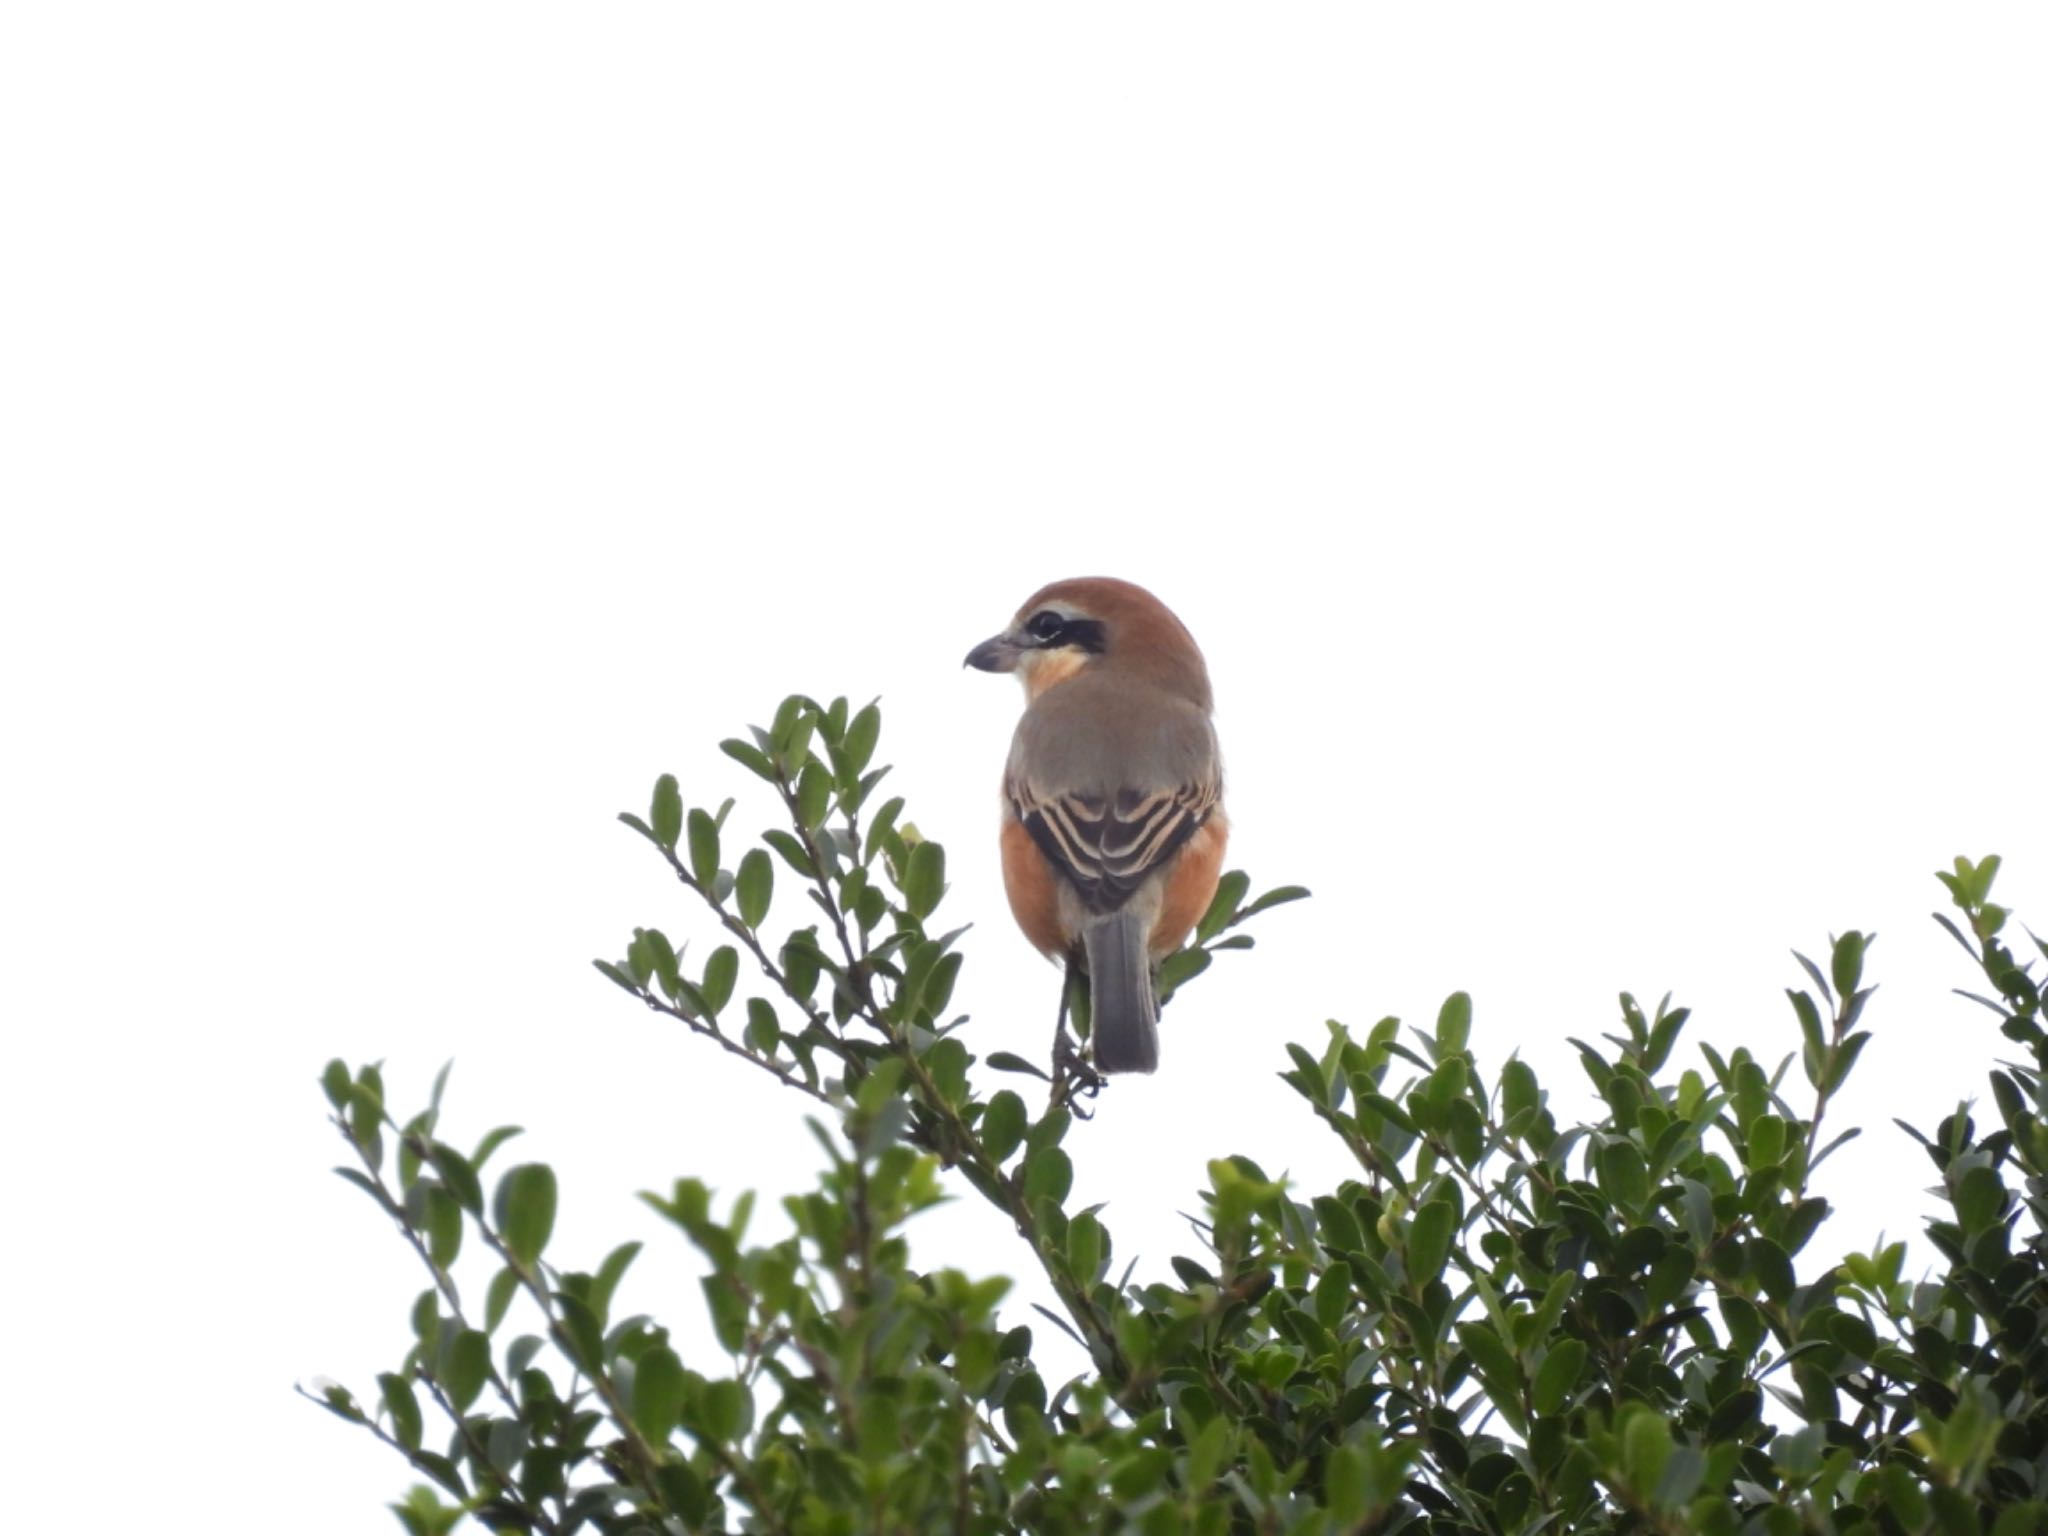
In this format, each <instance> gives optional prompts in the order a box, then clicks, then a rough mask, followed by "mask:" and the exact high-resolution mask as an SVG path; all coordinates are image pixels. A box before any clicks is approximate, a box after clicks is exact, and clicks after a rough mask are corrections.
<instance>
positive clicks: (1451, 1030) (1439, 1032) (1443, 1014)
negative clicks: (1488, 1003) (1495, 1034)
mask: <svg viewBox="0 0 2048 1536" xmlns="http://www.w3.org/2000/svg"><path fill="white" fill-rule="evenodd" d="M1471 1037H1472V998H1471V996H1470V994H1468V993H1464V992H1453V993H1452V994H1451V995H1450V996H1449V997H1447V998H1445V999H1444V1005H1443V1007H1441V1008H1439V1009H1438V1010H1437V1015H1436V1054H1437V1059H1438V1060H1439V1061H1441V1060H1442V1059H1443V1058H1444V1057H1446V1056H1453V1055H1456V1054H1457V1053H1458V1052H1459V1051H1462V1050H1464V1049H1465V1042H1466V1041H1467V1040H1469V1039H1470V1038H1471Z"/></svg>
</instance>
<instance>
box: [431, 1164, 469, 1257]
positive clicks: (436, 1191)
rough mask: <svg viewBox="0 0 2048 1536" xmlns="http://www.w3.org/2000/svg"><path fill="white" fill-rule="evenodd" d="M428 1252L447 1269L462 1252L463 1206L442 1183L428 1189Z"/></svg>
mask: <svg viewBox="0 0 2048 1536" xmlns="http://www.w3.org/2000/svg"><path fill="white" fill-rule="evenodd" d="M426 1228H427V1253H428V1255H429V1256H430V1257H431V1258H432V1259H433V1261H434V1262H435V1263H436V1264H438V1265H440V1266H441V1268H443V1269H446V1268H447V1267H448V1266H449V1265H451V1264H453V1263H454V1262H455V1260H456V1258H457V1256H458V1255H460V1254H461V1252H462V1207H461V1206H459V1205H457V1204H456V1203H455V1197H454V1196H453V1195H451V1194H449V1193H448V1191H447V1190H446V1189H445V1188H443V1187H442V1186H440V1185H438V1184H437V1185H435V1186H434V1187H433V1188H432V1189H430V1190H428V1191H427V1221H426Z"/></svg>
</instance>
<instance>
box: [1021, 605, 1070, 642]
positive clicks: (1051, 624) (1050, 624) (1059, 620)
mask: <svg viewBox="0 0 2048 1536" xmlns="http://www.w3.org/2000/svg"><path fill="white" fill-rule="evenodd" d="M1066 627H1067V621H1066V619H1065V618H1064V617H1063V616H1062V615H1060V614H1057V613H1054V612H1053V611H1052V610H1051V609H1050V608H1047V609H1045V610H1043V611H1042V612H1039V613H1034V614H1033V615H1031V619H1030V622H1029V623H1027V624H1026V625H1025V626H1024V629H1025V632H1026V633H1027V634H1029V635H1030V636H1031V638H1032V639H1034V640H1036V641H1038V642H1039V643H1040V644H1041V645H1050V644H1051V643H1052V642H1053V641H1055V640H1057V639H1059V637H1060V634H1061V632H1062V631H1063V630H1065V629H1066Z"/></svg>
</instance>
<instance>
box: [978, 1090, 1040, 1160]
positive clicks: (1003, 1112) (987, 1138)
mask: <svg viewBox="0 0 2048 1536" xmlns="http://www.w3.org/2000/svg"><path fill="white" fill-rule="evenodd" d="M1028 1118H1029V1116H1028V1112H1027V1111H1026V1110H1025V1108H1024V1100H1023V1099H1021V1098H1020V1097H1018V1095H1017V1094H1015V1093H1013V1092H1012V1091H1011V1090H1009V1089H1008V1088H1005V1089H1002V1090H1001V1091H1000V1092H998V1093H997V1094H996V1095H995V1097H993V1098H992V1099H990V1100H989V1101H988V1108H987V1109H986V1110H984V1111H983V1112H982V1117H981V1146H982V1150H983V1151H985V1152H986V1153H988V1157H989V1161H990V1162H992V1163H995V1164H997V1165H998V1166H1000V1165H1001V1164H1003V1163H1004V1162H1006V1161H1008V1159H1009V1156H1010V1154H1011V1153H1012V1152H1014V1151H1016V1150H1017V1147H1018V1145H1019V1144H1020V1143H1021V1142H1022V1141H1023V1140H1024V1127H1025V1124H1026V1123H1027V1121H1028Z"/></svg>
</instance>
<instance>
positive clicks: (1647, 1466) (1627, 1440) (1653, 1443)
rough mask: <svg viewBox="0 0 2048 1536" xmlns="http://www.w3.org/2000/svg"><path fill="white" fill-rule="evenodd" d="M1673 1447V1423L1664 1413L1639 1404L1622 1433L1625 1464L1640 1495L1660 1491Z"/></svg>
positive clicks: (1646, 1496) (1622, 1464) (1630, 1478)
mask: <svg viewBox="0 0 2048 1536" xmlns="http://www.w3.org/2000/svg"><path fill="white" fill-rule="evenodd" d="M1673 1448H1674V1447H1673V1443H1672V1439H1671V1426H1670V1424H1668V1423H1667V1422H1665V1419H1664V1416H1663V1415H1662V1414H1660V1413H1657V1412H1656V1411H1655V1410H1654V1409H1650V1408H1641V1407H1639V1408H1638V1409H1637V1411H1636V1412H1635V1413H1633V1414H1631V1415H1630V1416H1629V1419H1628V1422H1627V1423H1626V1424H1625V1425H1624V1426H1623V1428H1622V1432H1621V1467H1622V1471H1623V1472H1624V1473H1625V1474H1626V1475H1627V1477H1628V1481H1629V1485H1630V1486H1631V1487H1633V1488H1634V1489H1635V1490H1636V1492H1637V1493H1638V1494H1640V1495H1642V1496H1643V1497H1644V1498H1648V1497H1650V1496H1651V1495H1652V1494H1653V1493H1655V1492H1656V1491H1657V1484H1658V1482H1659V1481H1660V1480H1661V1479H1662V1478H1663V1476H1664V1465H1665V1463H1666V1462H1668V1461H1670V1460H1671V1452H1672V1450H1673Z"/></svg>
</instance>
